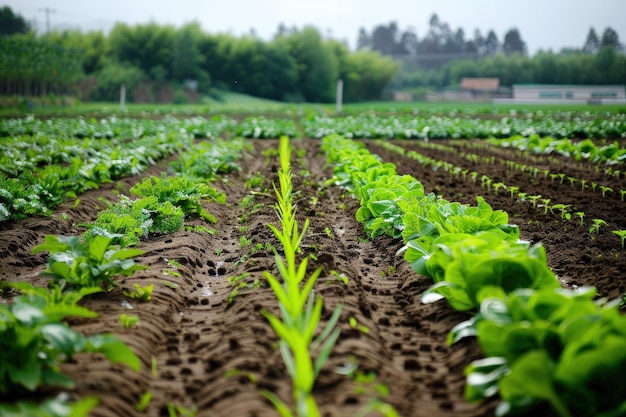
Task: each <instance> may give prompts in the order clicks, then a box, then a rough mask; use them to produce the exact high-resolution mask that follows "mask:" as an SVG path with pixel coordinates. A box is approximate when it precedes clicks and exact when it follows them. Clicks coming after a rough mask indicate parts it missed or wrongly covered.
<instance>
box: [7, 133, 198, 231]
mask: <svg viewBox="0 0 626 417" xmlns="http://www.w3.org/2000/svg"><path fill="white" fill-rule="evenodd" d="M34 142H37V140H35V141H34ZM27 143H31V142H22V143H21V145H20V146H14V147H12V149H11V150H8V148H5V150H6V153H5V156H3V163H4V162H6V164H3V165H2V169H1V170H2V172H0V221H3V220H8V219H11V220H19V219H22V218H25V217H27V216H29V215H34V214H41V215H49V214H50V210H51V209H52V208H54V207H57V206H58V205H60V204H62V203H63V202H64V201H66V200H67V199H68V198H77V197H78V196H79V195H80V194H81V193H83V192H85V191H87V190H90V189H97V188H98V187H99V185H100V184H102V183H107V182H112V181H113V180H116V179H119V178H123V177H128V176H133V175H137V174H139V173H140V172H142V171H144V170H145V169H147V168H148V167H149V166H150V165H153V164H155V163H156V161H158V160H160V159H163V158H164V157H166V156H167V155H171V154H174V153H178V152H180V151H181V150H182V149H183V148H185V147H187V146H189V145H190V144H191V139H190V138H189V137H188V135H180V134H177V133H175V132H173V133H169V134H167V135H166V134H163V135H158V136H150V137H145V138H142V139H139V140H136V141H132V142H126V143H121V144H109V145H107V144H105V143H98V144H96V141H93V142H92V141H88V142H86V143H84V144H80V143H74V144H67V143H66V144H61V145H60V146H59V147H58V148H57V149H56V150H55V151H53V152H49V153H48V154H47V156H43V155H45V153H43V152H42V154H40V155H42V157H41V158H38V157H36V156H35V157H33V160H29V159H27V158H29V156H28V155H30V153H28V152H24V153H25V154H27V155H26V159H25V158H23V157H22V158H21V159H20V157H19V156H18V155H19V154H20V153H21V152H22V151H21V150H20V149H22V146H27ZM44 143H45V142H44ZM47 143H48V144H52V143H58V142H55V141H48V142H47ZM92 144H93V146H92ZM65 145H67V146H65ZM43 146H45V145H43ZM56 146H57V145H52V146H51V147H56ZM35 149H37V146H35ZM12 156H15V160H10V158H11V157H12ZM31 156H32V155H31ZM46 160H48V161H49V162H50V163H46V162H45V161H46ZM40 164H43V165H41V166H39V165H40Z"/></svg>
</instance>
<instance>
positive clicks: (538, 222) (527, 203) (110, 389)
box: [0, 112, 626, 417]
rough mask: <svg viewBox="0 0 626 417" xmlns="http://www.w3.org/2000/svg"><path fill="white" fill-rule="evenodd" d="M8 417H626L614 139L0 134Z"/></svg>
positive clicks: (402, 119)
mask: <svg viewBox="0 0 626 417" xmlns="http://www.w3.org/2000/svg"><path fill="white" fill-rule="evenodd" d="M0 150H1V152H0V279H1V281H0V415H1V416H70V415H71V416H84V415H90V416H102V417H108V416H110V417H113V416H137V417H139V416H154V417H156V416H165V417H172V416H174V417H176V416H181V417H182V416H257V417H261V416H276V415H280V416H289V415H293V416H305V415H307V416H316V415H320V416H321V415H323V416H366V415H367V416H370V415H385V416H429V417H431V416H494V415H513V414H514V413H519V414H515V415H542V416H560V417H574V416H576V417H578V416H605V417H608V416H623V415H626V385H625V384H624V378H623V375H624V373H625V372H626V316H624V314H623V313H624V302H625V300H626V296H625V293H626V249H625V247H624V239H625V238H626V117H624V114H619V113H589V112H586V113H583V112H580V113H576V112H566V113H565V112H562V113H560V112H554V113H549V112H548V113H547V114H544V113H543V112H542V113H541V114H538V113H531V112H529V113H524V112H516V113H510V114H509V113H507V114H495V115H494V114H490V115H480V114H470V113H463V112H458V113H454V112H445V113H442V114H427V115H424V114H400V115H398V114H384V115H383V114H378V115H376V114H373V113H368V112H364V113H363V114H359V115H355V116H345V117H332V116H327V115H320V114H318V115H310V116H302V117H301V116H298V117H294V116H293V115H287V114H285V115H281V114H278V115H276V114H275V115H274V116H272V117H270V116H267V117H263V116H259V115H255V116H246V115H241V116H232V118H231V116H224V115H222V116H215V117H211V118H209V117H207V118H203V117H191V116H189V117H180V118H174V117H164V118H141V119H130V118H128V119H126V118H116V117H106V118H102V119H87V118H80V117H77V118H68V119H66V118H52V119H48V120H39V119H36V118H34V117H30V118H24V119H7V120H2V121H0Z"/></svg>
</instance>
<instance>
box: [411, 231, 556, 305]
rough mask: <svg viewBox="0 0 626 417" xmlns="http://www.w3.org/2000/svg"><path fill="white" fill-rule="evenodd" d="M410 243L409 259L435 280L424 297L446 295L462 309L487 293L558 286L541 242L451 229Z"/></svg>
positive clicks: (425, 300) (494, 233) (479, 299)
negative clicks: (452, 231)
mask: <svg viewBox="0 0 626 417" xmlns="http://www.w3.org/2000/svg"><path fill="white" fill-rule="evenodd" d="M407 246H408V248H409V250H407V253H406V255H405V259H406V260H407V262H409V263H410V264H411V267H412V268H413V269H414V270H415V271H416V272H417V273H419V274H421V275H425V276H428V277H431V278H433V280H434V281H435V284H433V286H431V287H430V288H429V289H428V290H426V291H425V292H424V293H423V294H422V302H425V303H428V302H434V301H437V300H439V299H441V298H446V299H447V301H448V303H449V304H450V305H451V306H452V307H453V308H455V309H457V310H471V309H476V308H477V307H478V306H479V305H480V302H481V301H482V299H483V298H485V297H486V296H494V295H495V296H498V295H501V294H505V293H509V292H511V291H514V290H515V289H517V288H556V287H559V282H558V280H557V279H556V277H555V276H554V273H553V272H552V271H551V270H550V269H549V268H548V266H547V261H546V256H545V250H544V248H543V247H542V246H540V245H536V246H533V247H529V244H528V242H522V241H517V242H515V241H510V240H506V239H503V236H502V234H501V233H498V232H493V231H484V232H478V233H475V234H472V235H470V234H463V233H455V234H448V235H443V236H440V237H438V238H436V239H434V240H428V239H417V240H413V241H410V242H408V244H407Z"/></svg>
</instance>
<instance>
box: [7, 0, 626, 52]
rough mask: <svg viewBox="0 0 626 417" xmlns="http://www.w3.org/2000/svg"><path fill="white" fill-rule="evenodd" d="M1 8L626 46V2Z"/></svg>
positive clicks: (68, 17) (50, 0)
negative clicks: (594, 36) (610, 33)
mask: <svg viewBox="0 0 626 417" xmlns="http://www.w3.org/2000/svg"><path fill="white" fill-rule="evenodd" d="M4 5H8V6H9V7H11V8H12V9H13V11H14V12H16V13H19V14H21V15H22V16H24V17H25V18H26V19H27V20H28V21H31V22H35V23H36V27H37V28H39V30H40V31H41V32H45V27H46V13H45V12H44V11H43V10H42V9H44V8H50V9H53V10H54V12H53V13H51V14H50V25H51V28H52V30H55V29H62V28H68V27H72V28H77V27H80V28H82V29H84V30H94V29H95V30H104V31H108V30H109V29H110V28H111V27H112V26H113V25H114V24H115V22H120V21H121V22H125V23H128V24H131V25H132V24H138V23H147V22H150V21H154V22H157V23H161V24H173V25H175V26H180V25H182V24H184V23H186V22H190V21H194V20H196V21H198V22H200V24H201V26H202V28H203V30H204V31H205V32H208V33H223V32H227V33H231V34H233V35H236V36H240V35H242V34H246V33H249V32H250V30H251V29H252V28H254V30H255V32H256V34H257V35H258V36H259V37H261V38H262V39H266V40H269V39H271V37H272V36H273V35H274V34H275V33H276V29H277V27H278V25H279V24H280V23H281V22H282V23H284V24H285V25H286V26H288V27H291V26H296V27H298V28H301V27H303V26H304V25H307V24H312V25H314V26H316V27H317V28H318V29H319V30H320V31H321V32H322V33H323V34H324V35H327V36H328V35H330V36H332V37H334V38H336V39H339V40H342V41H347V42H348V44H349V45H350V47H351V48H354V47H355V45H356V39H357V36H358V30H359V28H360V27H365V28H366V29H367V30H368V32H371V31H372V29H373V28H374V27H375V26H376V25H378V24H387V23H389V22H391V21H395V22H396V23H397V24H398V27H399V28H400V29H401V30H405V29H407V28H409V27H414V28H415V29H416V32H417V35H418V38H420V39H421V38H422V37H423V36H424V35H425V33H426V31H427V29H428V21H429V19H430V16H431V15H432V14H433V13H437V14H438V16H439V19H440V21H443V22H446V23H448V24H449V25H450V27H451V28H452V30H456V29H457V28H459V27H460V28H463V30H464V31H465V35H466V38H470V37H473V34H474V30H475V29H477V28H478V29H480V30H481V31H482V32H483V35H485V34H486V32H487V31H488V30H490V29H493V30H494V31H495V32H496V34H497V35H498V38H499V39H500V41H502V40H503V38H504V34H505V33H506V31H508V30H509V29H511V28H512V27H517V28H518V29H519V31H520V33H521V35H522V39H523V40H524V41H526V45H527V47H528V50H529V52H530V53H531V54H534V53H535V52H537V50H539V49H543V50H547V49H552V50H553V51H555V52H558V51H559V50H560V49H561V48H563V47H582V45H583V43H584V41H585V38H586V36H587V32H588V31H589V28H590V27H592V26H593V27H594V28H595V30H596V32H597V33H598V36H602V32H603V31H604V29H605V28H606V27H607V26H610V27H612V28H613V29H614V30H615V31H617V33H618V35H619V36H620V42H621V43H622V44H625V43H626V1H625V0H517V1H510V0H500V1H498V0H437V1H435V0H431V1H425V0H378V1H375V0H224V1H215V0H205V1H201V0H176V1H160V0H107V1H103V0H8V1H7V0H5V1H1V0H0V6H4Z"/></svg>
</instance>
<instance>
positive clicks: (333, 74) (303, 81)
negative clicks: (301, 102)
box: [276, 26, 339, 102]
mask: <svg viewBox="0 0 626 417" xmlns="http://www.w3.org/2000/svg"><path fill="white" fill-rule="evenodd" d="M276 41H277V42H285V43H286V47H287V50H288V51H289V54H290V55H291V56H292V57H293V58H294V59H295V61H296V65H297V69H298V91H299V92H300V94H301V95H302V97H303V98H304V99H305V100H306V101H312V102H330V101H333V99H334V97H335V83H336V81H337V77H338V75H339V68H338V62H337V57H336V56H335V55H334V54H333V51H332V49H331V48H329V47H328V46H327V45H326V44H325V43H324V42H323V40H322V36H321V35H320V33H319V31H318V30H317V29H316V28H314V27H313V26H306V27H304V28H303V29H302V30H297V31H294V32H293V33H292V34H291V35H289V36H287V37H283V38H278V39H277V40H276Z"/></svg>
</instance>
